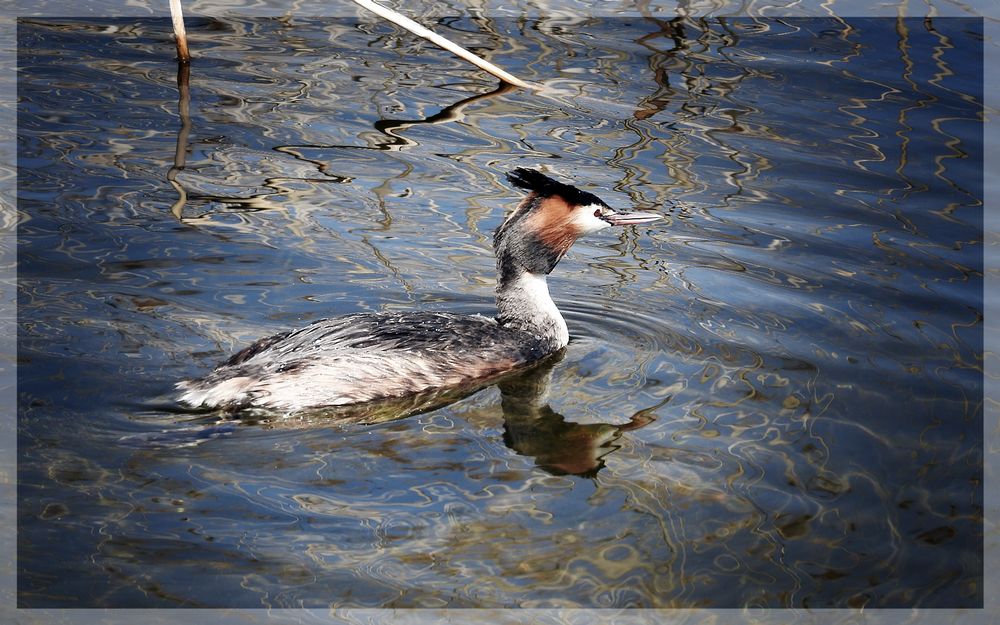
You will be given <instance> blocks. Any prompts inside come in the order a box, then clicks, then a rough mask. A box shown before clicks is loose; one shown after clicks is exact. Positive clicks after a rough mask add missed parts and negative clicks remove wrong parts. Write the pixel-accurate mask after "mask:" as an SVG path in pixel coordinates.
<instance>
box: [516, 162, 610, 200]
mask: <svg viewBox="0 0 1000 625" xmlns="http://www.w3.org/2000/svg"><path fill="white" fill-rule="evenodd" d="M507 180H509V181H510V183H511V184H512V185H514V186H515V187H518V188H519V189H524V190H525V191H532V192H534V193H537V194H538V195H539V196H541V197H552V196H553V195H558V196H559V197H561V198H563V199H564V200H566V201H567V202H570V203H571V204H576V205H578V206H585V205H587V204H598V205H601V206H606V204H605V203H604V202H603V201H601V199H600V198H599V197H597V196H596V195H594V194H593V193H587V192H586V191H581V190H580V189H577V188H576V187H574V186H572V185H568V184H564V183H562V182H559V181H558V180H553V179H552V178H549V177H548V176H546V175H545V174H543V173H541V172H539V171H535V170H534V169H527V168H525V167H518V168H517V169H514V170H512V171H511V172H509V173H508V174H507Z"/></svg>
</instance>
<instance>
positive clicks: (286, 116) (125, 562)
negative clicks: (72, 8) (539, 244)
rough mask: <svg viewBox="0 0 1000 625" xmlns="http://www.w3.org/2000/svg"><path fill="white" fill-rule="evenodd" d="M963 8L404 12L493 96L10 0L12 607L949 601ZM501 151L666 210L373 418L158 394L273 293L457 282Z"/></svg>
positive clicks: (364, 296)
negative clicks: (500, 74) (14, 63)
mask: <svg viewBox="0 0 1000 625" xmlns="http://www.w3.org/2000/svg"><path fill="white" fill-rule="evenodd" d="M981 28H982V25H981V22H980V21H978V20H964V19H934V20H927V21H923V20H901V21H897V20H892V19H857V20H848V21H843V20H838V19H832V18H831V19H796V20H749V19H747V20H694V19H687V20H685V19H680V20H675V21H672V22H667V21H659V20H653V19H637V20H625V19H587V20H573V19H569V18H565V17H561V18H551V19H542V20H524V21H516V20H490V19H485V18H483V19H475V20H473V19H453V20H441V21H439V22H438V23H437V24H436V25H435V29H436V30H438V31H439V32H441V33H442V34H445V35H447V36H450V37H452V38H454V39H457V40H458V41H460V42H461V43H463V45H466V46H468V47H471V48H474V49H477V50H479V51H480V52H481V53H483V54H486V55H487V56H492V57H493V58H494V60H496V61H498V62H500V63H501V64H502V65H504V66H505V67H506V68H507V69H509V70H511V71H513V72H514V73H515V74H517V75H519V76H520V77H522V78H525V79H528V80H533V81H538V82H542V83H544V84H546V85H547V86H548V87H549V89H548V90H547V91H546V92H544V93H542V94H540V95H534V94H531V93H526V92H523V91H518V90H510V89H497V88H496V86H495V84H494V83H493V82H492V81H490V80H488V79H487V78H485V77H484V76H482V75H481V74H479V73H478V72H475V71H473V70H471V69H470V68H469V67H468V66H466V65H464V64H462V63H459V62H458V61H455V60H453V59H451V58H449V57H448V56H447V55H445V54H443V53H441V52H440V51H438V50H437V49H436V48H433V47H432V46H430V45H429V44H424V43H422V42H420V41H418V40H416V39H414V38H412V37H411V36H409V35H406V34H403V33H401V32H400V31H398V30H396V29H395V28H394V27H391V26H387V25H384V24H380V23H376V22H374V21H370V22H362V23H357V22H355V21H354V20H346V19H341V20H337V19H322V20H303V19H273V20H272V19H219V20H211V21H206V20H202V21H198V20H193V21H192V22H191V24H190V25H189V29H190V34H191V37H192V47H193V49H194V50H195V54H196V55H197V59H196V61H195V62H194V64H193V65H192V68H191V72H190V101H189V102H183V99H182V101H180V102H179V99H178V89H177V83H176V79H177V75H176V67H175V66H174V64H173V63H172V61H171V59H172V54H173V53H172V49H171V45H170V41H169V38H168V36H167V31H168V23H167V22H166V21H165V20H141V21H135V20H51V19H31V20H24V21H22V22H21V23H20V26H19V51H20V52H19V66H20V73H19V98H20V104H19V128H18V136H19V144H18V145H19V158H20V161H19V166H20V172H19V207H20V211H21V217H22V222H21V225H20V229H19V244H20V247H19V254H20V256H19V261H20V264H19V284H20V300H19V302H20V307H19V314H20V318H19V329H20V334H19V363H20V365H19V441H18V442H19V467H18V469H19V471H18V480H19V508H18V513H19V528H18V530H19V533H18V538H19V554H18V557H19V560H18V570H19V576H18V580H19V601H20V605H21V606H22V607H43V606H72V607H88V606H98V607H171V606H204V607H263V606H275V607H302V606H307V607H323V606H372V607H420V606H448V607H487V606H502V607H517V606H521V607H537V606H580V607H715V608H733V607H745V606H768V607H791V606H795V607H847V606H851V607H862V606H864V607H868V608H874V607H912V606H922V607H974V606H979V605H982V601H983V594H982V584H981V582H982V566H983V560H982V540H983V533H982V528H983V523H982V501H983V491H982V460H983V441H982V431H983V425H982V402H983V390H982V370H981V366H982V357H983V354H982V341H983V329H982V328H983V326H982V311H983V292H982V289H983V261H982V258H983V256H982V254H983V250H982V240H983V232H982V185H983V180H982V88H983V85H982V78H981V76H982V30H981ZM184 111H189V115H187V116H182V115H181V114H180V113H181V112H184ZM184 117H186V118H187V122H188V123H184V122H183V119H182V118H184ZM178 142H179V143H180V144H181V155H183V157H176V158H177V160H175V151H176V150H177V146H178ZM174 165H177V167H174V169H173V170H171V167H172V166H174ZM524 165H528V166H543V167H547V168H549V169H550V171H552V172H553V173H555V174H556V175H559V176H561V177H563V178H564V179H568V180H572V181H575V182H576V183H578V184H580V185H583V186H585V187H587V188H589V189H591V190H594V191H597V192H598V193H599V194H600V195H601V196H602V197H603V198H604V199H605V200H607V201H609V202H610V203H612V204H615V205H618V206H628V205H635V206H639V207H642V208H647V209H653V210H658V211H660V212H662V213H663V214H664V215H665V216H666V217H667V218H668V219H667V220H665V221H662V222H659V223H658V224H651V225H649V226H644V227H641V228H639V229H631V230H629V231H627V232H624V233H617V232H616V233H601V234H599V235H597V236H594V237H592V238H590V239H587V240H586V241H581V242H580V243H579V244H577V246H575V247H574V249H573V250H572V251H571V252H570V254H569V256H568V257H567V258H566V259H565V260H564V261H563V262H562V263H561V264H560V266H559V267H558V268H557V269H556V272H555V273H554V274H553V277H552V279H551V280H550V285H551V289H552V292H553V296H554V298H555V299H556V300H557V302H559V304H560V306H561V308H562V309H563V310H564V313H565V315H566V317H567V320H568V323H569V326H570V330H571V333H572V334H573V341H572V342H571V344H570V346H569V348H568V349H567V350H566V352H565V353H564V354H563V355H562V357H561V358H559V359H557V360H555V361H551V362H548V363H546V364H545V365H544V366H542V367H540V368H537V369H535V370H531V371H528V372H525V373H524V374H522V375H520V376H518V377H516V378H511V379H507V380H505V381H504V382H503V383H501V384H500V385H494V386H490V387H487V388H485V389H483V390H480V391H479V392H476V393H473V394H471V395H468V396H466V397H463V398H457V399H455V401H454V402H453V403H450V404H448V405H445V406H442V407H438V408H436V409H432V410H430V411H427V412H424V413H421V414H416V415H412V416H408V417H404V418H399V419H395V420H386V421H384V422H381V423H376V424H367V425H365V424H357V423H353V422H344V421H341V420H338V419H335V418H322V417H318V416H308V417H296V418H286V419H280V418H278V419H276V418H273V417H247V418H244V419H233V418H227V417H225V416H224V415H218V414H205V413H190V412H184V411H182V410H180V409H178V408H177V406H175V404H174V403H173V398H172V395H171V387H172V385H173V383H174V382H175V381H176V380H179V379H183V378H186V377H190V376H195V375H198V374H200V373H203V372H205V371H206V370H208V369H209V368H211V367H212V366H213V365H214V363H216V362H217V361H218V360H220V359H222V358H224V357H225V356H226V355H227V354H229V353H231V352H232V351H234V350H236V349H239V348H240V347H241V346H243V345H245V344H246V343H247V342H248V341H250V340H252V339H253V338H256V337H259V336H263V335H265V334H268V333H271V332H274V331H278V330H280V329H285V328H288V327H291V326H297V325H302V324H304V323H306V322H308V321H309V320H313V319H318V318H322V317H325V316H331V315H337V314H343V313H347V312H352V311H358V310H389V309H409V308H424V309H439V310H450V311H465V312H487V313H488V312H489V311H490V309H491V307H492V285H493V275H492V272H493V259H492V255H491V251H490V237H491V233H492V230H493V229H494V228H495V227H496V226H497V225H498V224H499V223H500V221H501V220H502V218H503V214H504V211H505V210H508V209H509V208H510V207H511V206H512V205H513V204H514V203H516V202H517V200H518V197H519V194H518V193H517V192H515V191H514V190H512V189H510V188H509V186H508V185H507V184H506V183H505V182H504V181H503V173H504V172H506V171H507V170H509V169H511V168H513V167H515V166H524ZM171 181H173V182H174V183H175V184H171ZM385 416H386V415H383V417H385Z"/></svg>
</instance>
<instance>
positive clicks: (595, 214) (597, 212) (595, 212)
mask: <svg viewBox="0 0 1000 625" xmlns="http://www.w3.org/2000/svg"><path fill="white" fill-rule="evenodd" d="M600 216H601V209H599V208H598V209H597V210H595V211H594V217H600Z"/></svg>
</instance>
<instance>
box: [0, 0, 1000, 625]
mask: <svg viewBox="0 0 1000 625" xmlns="http://www.w3.org/2000/svg"><path fill="white" fill-rule="evenodd" d="M382 2H383V4H386V5H388V6H392V7H393V8H397V9H399V10H400V11H402V12H404V13H406V14H408V15H421V16H427V15H434V14H441V15H444V14H445V13H449V12H450V13H452V14H454V13H455V12H461V11H463V10H465V11H469V10H474V11H477V12H479V13H482V14H488V15H497V16H504V15H528V16H539V15H547V14H551V13H555V12H559V13H569V14H583V15H600V16H615V15H639V14H640V13H639V11H638V10H637V5H638V4H639V3H638V2H633V1H630V0H625V1H622V0H507V1H505V0H441V1H435V0H382ZM642 4H643V5H644V6H645V7H646V8H647V9H648V10H650V11H651V12H653V13H654V14H657V15H671V14H676V13H678V12H680V11H683V12H686V13H687V14H689V15H696V16H701V15H705V16H733V17H735V16H757V17H799V16H801V17H807V16H816V17H819V16H829V15H838V16H841V17H899V16H903V17H982V18H984V33H985V43H984V55H985V58H984V68H985V69H984V73H985V75H984V76H983V85H984V90H985V92H984V98H985V115H986V119H985V125H984V139H985V143H984V145H985V155H984V172H983V174H984V194H985V195H984V200H985V203H984V209H983V210H984V230H985V245H984V255H985V257H984V267H985V280H984V282H985V285H984V296H985V299H984V308H985V310H984V318H985V321H984V346H983V347H984V354H985V357H984V360H983V370H984V383H985V389H984V399H985V401H984V406H983V413H984V414H983V419H984V454H985V457H984V477H985V482H984V484H985V486H984V497H985V499H984V504H985V506H984V515H985V519H984V524H983V532H984V558H985V562H984V571H985V573H986V574H985V576H984V588H983V596H984V606H983V609H981V610H949V609H939V610H847V609H845V610H798V609H773V610H711V609H705V610H694V609H683V610H660V609H649V610H646V609H636V610H588V609H568V610H563V609H551V610H536V609H530V610H529V609H509V610H495V609H471V610H470V609H462V610H427V609H423V610H420V609H412V610H391V609H343V610H333V611H331V610H325V609H320V610H312V609H309V610H306V609H302V610H294V609H288V610H267V609H263V608H262V609H243V610H231V609H216V610H201V609H198V610H186V609H173V608H172V609H17V608H16V607H15V606H16V605H17V565H16V557H17V549H16V542H17V541H16V527H17V523H16V519H17V492H16V491H17V487H16V485H17V427H16V400H17V394H16V393H17V388H16V335H17V333H16V328H17V325H16V315H17V295H16V278H17V273H16V271H17V270H16V257H17V249H16V210H15V192H16V162H17V144H16V141H17V137H16V128H17V119H16V92H17V91H16V90H17V85H16V71H15V70H14V68H15V67H16V60H17V42H16V29H17V19H18V18H20V17H29V16H49V17H65V16H68V15H69V16H76V17H80V16H107V17H150V16H166V15H168V4H167V1H166V0H155V1H154V0H75V1H74V2H68V1H67V0H41V1H35V2H32V1H29V0H14V1H13V2H8V3H4V4H3V6H2V7H0V68H3V69H2V70H0V408H2V410H0V415H7V416H5V417H3V418H2V419H0V528H2V529H0V622H3V623H18V624H21V623H24V624H32V623H45V624H48V623H66V624H67V625H90V624H95V625H96V624H97V623H102V624H104V623H107V624H116V623H122V624H128V625H131V624H132V623H137V622H138V623H150V624H154V623H170V624H178V625H186V624H188V623H219V624H224V625H228V624H230V623H232V624H234V625H235V624H246V623H268V624H271V623H280V624H283V623H358V624H361V623H365V624H369V623H393V624H399V625H408V624H415V625H423V624H424V623H463V624H465V623H469V624H478V623H483V624H489V625H503V624H508V623H510V624H513V623H545V624H548V623H552V624H556V623H566V624H573V625H584V624H590V623H614V624H615V625H619V624H621V625H631V624H640V623H641V624H645V623H651V624H652V623H683V624H688V623H690V624H692V625H693V624H706V625H708V624H712V625H715V624H717V623H723V624H726V625H730V624H731V625H740V624H743V623H746V624H747V625H749V624H770V623H782V624H784V623H803V624H810V623H816V624H822V625H834V624H841V623H844V624H848V623H851V624H853V623H859V624H860V623H863V624H865V625H869V624H871V625H876V624H877V625H882V624H885V625H895V624H900V625H902V624H908V625H909V624H913V625H923V624H925V623H926V624H927V625H940V624H943V623H959V624H962V625H965V624H969V625H973V624H975V625H978V624H980V623H982V624H986V623H997V622H1000V598H998V597H1000V594H998V593H1000V586H998V583H997V577H996V575H995V574H994V573H995V572H996V569H997V566H998V565H1000V560H998V546H1000V544H998V539H1000V532H998V524H997V521H998V517H1000V509H998V500H1000V489H997V488H996V487H995V484H996V479H997V452H998V451H1000V367H998V354H1000V332H998V329H1000V324H998V323H997V312H998V311H1000V288H998V287H1000V263H998V262H997V261H998V260H1000V211H997V210H996V209H995V208H994V206H995V205H996V202H997V199H998V198H1000V151H998V150H1000V122H998V120H997V115H998V114H1000V87H998V85H1000V3H998V2H996V0H969V1H968V2H960V1H958V0H922V1H917V0H886V1H885V2H882V3H871V2H864V1H863V0H799V1H796V0H769V1H764V2H761V1H758V0H743V1H738V0H649V2H643V3H642ZM184 7H185V13H186V15H187V16H188V17H193V16H205V15H218V16H224V15H233V14H238V15H241V16H253V17H258V16H259V17H264V16H275V15H284V14H289V13H294V14H297V15H306V16H310V17H312V16H353V15H359V14H360V13H361V9H359V8H357V7H356V6H355V5H353V4H352V3H351V2H349V0H325V1H324V0H184Z"/></svg>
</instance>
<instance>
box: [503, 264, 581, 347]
mask: <svg viewBox="0 0 1000 625" xmlns="http://www.w3.org/2000/svg"><path fill="white" fill-rule="evenodd" d="M497 309H498V310H499V313H500V314H499V315H497V321H498V322H499V323H500V325H503V326H506V327H512V328H516V329H518V330H523V331H525V332H528V333H529V334H532V335H533V336H537V337H539V338H541V339H545V340H547V341H549V344H550V346H551V347H552V350H553V351H555V350H558V349H562V348H563V347H565V346H566V345H567V344H568V343H569V330H568V329H567V328H566V321H565V320H564V319H563V316H562V314H560V313H559V309H558V308H556V304H555V302H553V301H552V298H551V297H550V296H549V287H548V284H547V283H546V282H545V275H544V274H535V273H531V272H529V271H524V270H520V271H501V272H500V279H499V280H498V282H497Z"/></svg>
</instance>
